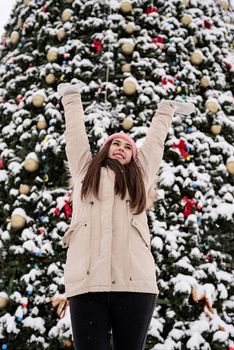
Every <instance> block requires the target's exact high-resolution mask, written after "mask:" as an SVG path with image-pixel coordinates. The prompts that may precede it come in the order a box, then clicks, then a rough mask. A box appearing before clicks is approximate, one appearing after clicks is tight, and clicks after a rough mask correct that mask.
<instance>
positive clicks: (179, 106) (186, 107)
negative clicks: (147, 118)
mask: <svg viewBox="0 0 234 350" xmlns="http://www.w3.org/2000/svg"><path fill="white" fill-rule="evenodd" d="M161 106H171V107H173V108H174V110H175V113H178V114H183V115H189V114H192V113H194V112H195V106H194V104H193V103H191V102H180V101H174V100H162V101H161V102H160V103H159V104H158V107H161Z"/></svg>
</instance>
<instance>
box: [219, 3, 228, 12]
mask: <svg viewBox="0 0 234 350" xmlns="http://www.w3.org/2000/svg"><path fill="white" fill-rule="evenodd" d="M220 6H221V9H222V10H225V11H227V10H228V8H229V3H228V1H227V0H220Z"/></svg>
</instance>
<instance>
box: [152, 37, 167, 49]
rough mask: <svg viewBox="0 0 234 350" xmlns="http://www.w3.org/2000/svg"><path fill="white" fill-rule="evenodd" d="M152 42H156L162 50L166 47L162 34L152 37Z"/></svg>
mask: <svg viewBox="0 0 234 350" xmlns="http://www.w3.org/2000/svg"><path fill="white" fill-rule="evenodd" d="M151 43H154V44H156V45H157V47H158V48H159V49H161V50H162V49H164V48H165V46H164V45H163V43H164V38H162V37H161V36H158V37H157V38H151Z"/></svg>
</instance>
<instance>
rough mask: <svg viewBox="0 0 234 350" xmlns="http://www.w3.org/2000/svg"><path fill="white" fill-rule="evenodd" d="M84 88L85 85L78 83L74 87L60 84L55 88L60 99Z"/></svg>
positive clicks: (68, 84)
mask: <svg viewBox="0 0 234 350" xmlns="http://www.w3.org/2000/svg"><path fill="white" fill-rule="evenodd" d="M83 86H85V84H84V83H83V82H82V81H80V82H78V83H76V84H75V85H72V84H70V83H61V84H59V85H58V86H57V92H58V94H59V96H60V97H62V96H65V95H70V94H76V93H78V92H80V91H81V88H82V87H83Z"/></svg>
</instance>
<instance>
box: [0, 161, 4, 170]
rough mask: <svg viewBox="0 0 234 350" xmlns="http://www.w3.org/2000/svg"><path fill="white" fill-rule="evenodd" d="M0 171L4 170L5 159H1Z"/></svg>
mask: <svg viewBox="0 0 234 350" xmlns="http://www.w3.org/2000/svg"><path fill="white" fill-rule="evenodd" d="M0 169H4V162H3V159H0Z"/></svg>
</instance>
